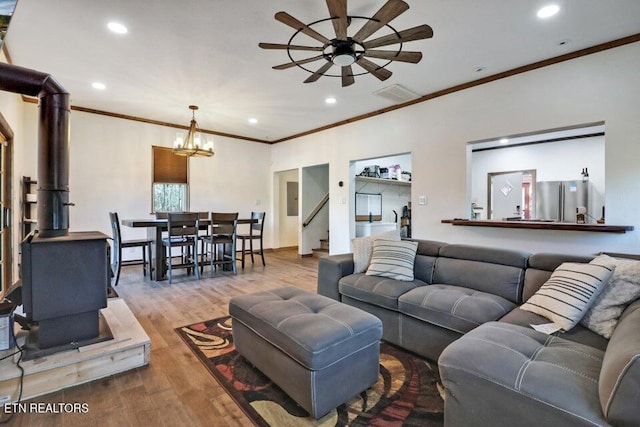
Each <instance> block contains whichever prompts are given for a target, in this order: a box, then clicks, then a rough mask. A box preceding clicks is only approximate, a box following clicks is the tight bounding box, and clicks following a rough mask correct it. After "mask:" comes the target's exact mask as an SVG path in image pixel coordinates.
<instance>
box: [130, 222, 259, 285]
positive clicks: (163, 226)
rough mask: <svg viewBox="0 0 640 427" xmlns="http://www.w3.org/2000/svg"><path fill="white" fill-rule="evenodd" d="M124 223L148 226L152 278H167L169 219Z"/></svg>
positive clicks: (204, 225) (204, 228)
mask: <svg viewBox="0 0 640 427" xmlns="http://www.w3.org/2000/svg"><path fill="white" fill-rule="evenodd" d="M120 222H121V224H122V225H124V226H126V227H132V228H146V229H147V239H149V240H150V241H151V242H152V243H151V260H150V263H151V266H152V268H151V269H150V270H151V271H150V274H149V276H150V277H151V280H155V281H161V280H165V279H166V276H165V270H166V269H165V259H166V258H165V253H164V248H163V246H162V233H163V232H166V231H167V219H166V218H145V219H123V220H121V221H120ZM257 222H258V220H257V219H253V218H241V219H238V225H239V224H255V223H257ZM209 225H211V221H210V220H208V219H201V220H200V229H201V230H206V229H207V228H208V227H209Z"/></svg>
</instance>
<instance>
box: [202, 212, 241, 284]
mask: <svg viewBox="0 0 640 427" xmlns="http://www.w3.org/2000/svg"><path fill="white" fill-rule="evenodd" d="M210 220H211V226H210V227H209V230H210V233H209V235H208V236H202V237H200V240H201V241H202V244H203V247H204V249H203V253H204V254H206V257H207V259H208V260H209V264H210V265H211V272H212V273H213V270H214V269H215V268H216V267H217V266H219V265H220V266H223V267H224V266H226V265H229V266H231V269H232V271H233V274H237V269H236V229H237V227H238V212H233V213H222V212H211V217H210ZM218 255H220V257H218Z"/></svg>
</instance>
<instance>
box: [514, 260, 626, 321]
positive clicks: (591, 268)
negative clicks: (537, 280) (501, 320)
mask: <svg viewBox="0 0 640 427" xmlns="http://www.w3.org/2000/svg"><path fill="white" fill-rule="evenodd" d="M613 270H614V268H613V267H612V266H610V265H606V264H596V263H589V264H587V263H575V262H565V263H563V264H561V265H560V266H559V267H558V268H556V269H555V271H554V272H553V273H552V274H551V277H549V280H547V282H546V283H544V284H543V285H542V286H541V287H540V289H538V291H537V292H536V293H535V294H533V295H532V296H531V298H529V299H528V300H527V302H525V303H524V304H523V305H522V306H520V308H521V309H523V310H526V311H530V312H532V313H536V314H539V315H541V316H544V317H546V318H547V319H549V320H551V321H552V322H553V323H555V324H556V325H558V326H560V327H561V328H562V329H564V330H565V331H568V330H569V329H571V328H573V327H574V326H575V325H576V324H577V323H578V322H579V321H580V319H582V317H583V316H584V314H585V313H586V312H587V310H588V309H589V307H591V305H592V304H593V302H594V301H595V300H596V298H597V297H598V295H599V294H600V292H601V291H602V288H604V286H605V285H606V284H607V281H608V280H609V278H610V277H611V274H612V273H613Z"/></svg>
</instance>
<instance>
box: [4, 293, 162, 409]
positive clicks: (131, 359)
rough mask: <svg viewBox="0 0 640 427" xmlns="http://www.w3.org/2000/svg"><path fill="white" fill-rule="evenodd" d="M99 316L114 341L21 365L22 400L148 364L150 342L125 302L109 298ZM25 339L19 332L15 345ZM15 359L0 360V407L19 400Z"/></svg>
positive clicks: (17, 371)
mask: <svg viewBox="0 0 640 427" xmlns="http://www.w3.org/2000/svg"><path fill="white" fill-rule="evenodd" d="M100 313H101V314H102V316H103V318H104V320H105V322H106V323H107V324H108V327H109V329H110V330H111V333H112V334H113V339H112V340H109V341H104V342H99V343H96V344H91V345H87V346H84V347H79V348H78V349H75V350H68V351H63V352H60V353H56V354H52V355H49V356H45V357H41V358H37V359H33V360H29V361H26V362H25V361H22V362H20V365H21V366H22V367H23V369H24V380H23V391H22V400H27V399H30V398H33V397H36V396H40V395H43V394H47V393H51V392H54V391H58V390H62V389H64V388H68V387H72V386H75V385H78V384H83V383H87V382H90V381H94V380H97V379H98V378H103V377H107V376H110V375H113V374H117V373H120V372H124V371H128V370H130V369H135V368H137V367H140V366H144V365H148V364H149V355H150V352H151V340H150V339H149V337H148V336H147V334H146V332H145V331H144V329H142V326H140V323H138V320H137V319H136V318H135V316H134V315H133V313H132V312H131V310H130V309H129V307H128V306H127V304H126V303H125V302H124V300H121V299H109V300H108V304H107V308H104V309H102V310H100ZM25 336H26V334H25V332H24V331H21V332H20V334H19V335H18V337H17V340H18V342H20V343H22V342H24V340H25ZM13 351H15V349H13V350H11V351H3V352H0V358H2V357H4V356H6V355H8V354H11V353H12V352H13ZM17 360H18V355H17V354H16V355H15V356H13V357H9V358H8V359H5V360H2V361H0V404H3V403H8V402H15V401H16V399H17V398H18V393H19V384H20V370H19V369H18V367H17V366H16V361H17Z"/></svg>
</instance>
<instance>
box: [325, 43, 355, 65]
mask: <svg viewBox="0 0 640 427" xmlns="http://www.w3.org/2000/svg"><path fill="white" fill-rule="evenodd" d="M331 62H333V63H334V64H335V65H337V66H339V67H346V66H348V65H351V64H353V63H354V62H356V54H355V52H354V49H353V44H352V43H338V44H336V46H335V48H334V49H333V54H332V55H331Z"/></svg>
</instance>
